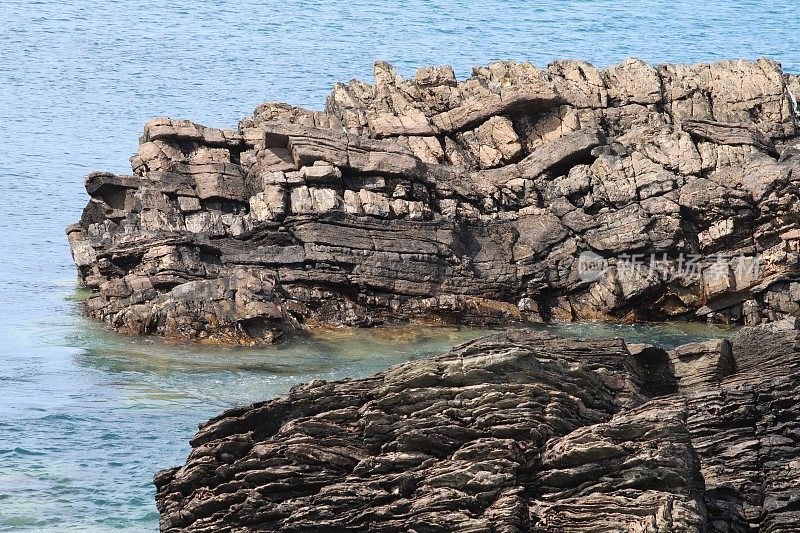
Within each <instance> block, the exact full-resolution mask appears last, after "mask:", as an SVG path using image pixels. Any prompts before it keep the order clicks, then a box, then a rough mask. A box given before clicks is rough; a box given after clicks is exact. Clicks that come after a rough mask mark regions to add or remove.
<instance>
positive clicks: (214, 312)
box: [69, 60, 800, 497]
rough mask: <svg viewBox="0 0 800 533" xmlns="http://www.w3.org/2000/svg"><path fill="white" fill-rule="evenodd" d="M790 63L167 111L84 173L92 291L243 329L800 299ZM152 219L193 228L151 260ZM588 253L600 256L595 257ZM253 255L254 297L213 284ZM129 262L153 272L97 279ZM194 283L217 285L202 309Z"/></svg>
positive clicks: (77, 239) (382, 84)
mask: <svg viewBox="0 0 800 533" xmlns="http://www.w3.org/2000/svg"><path fill="white" fill-rule="evenodd" d="M798 86H800V82H798V81H797V77H793V76H788V75H787V76H784V75H783V74H782V72H781V70H780V66H779V65H778V64H777V63H774V62H770V61H766V60H759V61H755V62H746V61H727V62H721V63H717V64H708V65H693V66H683V65H662V66H660V67H658V68H654V67H651V66H648V65H647V64H645V63H643V62H641V61H638V60H628V61H625V62H624V63H622V64H621V65H618V66H612V67H609V68H605V69H602V70H598V69H596V68H594V67H593V66H591V65H589V64H588V63H585V62H581V61H558V62H555V63H553V64H552V65H550V66H548V68H547V69H539V68H537V67H535V66H533V65H531V64H529V63H516V62H512V61H499V62H495V63H492V64H490V65H488V66H486V67H476V68H475V69H474V71H473V75H472V77H470V78H469V79H467V80H463V81H457V80H456V79H455V76H454V74H453V71H452V69H450V68H448V67H430V68H424V69H420V70H419V71H418V72H417V74H416V75H415V77H414V78H413V79H406V78H404V77H403V76H400V75H399V74H398V73H397V71H396V70H395V69H393V68H392V67H391V66H390V65H388V64H386V63H380V62H379V63H377V64H376V65H375V83H374V85H368V84H366V83H362V82H358V81H352V82H350V83H348V84H347V85H341V84H340V85H337V86H336V87H334V89H333V91H332V93H331V96H330V98H329V99H328V101H327V103H326V110H325V111H310V110H305V109H301V108H297V107H293V106H288V105H285V104H275V103H266V104H262V105H261V106H259V107H258V108H257V109H256V111H255V112H254V114H253V116H252V117H249V118H246V119H244V120H242V121H241V122H240V124H239V128H238V129H237V130H220V129H214V128H206V127H203V126H200V125H197V124H194V123H192V122H189V121H186V120H173V119H164V118H160V119H154V120H152V121H150V122H148V123H147V125H146V126H145V131H144V134H143V136H142V139H141V142H140V146H139V150H138V153H137V154H136V155H135V156H134V157H133V158H132V159H131V166H132V170H133V175H131V176H116V175H113V174H108V173H93V174H90V175H89V176H88V177H87V179H86V190H87V192H88V193H89V195H90V196H91V199H90V201H89V202H88V204H87V206H86V208H85V209H84V211H83V214H82V216H81V220H80V223H79V224H77V225H73V226H71V227H70V228H69V241H70V245H71V248H72V253H73V258H74V260H75V263H76V265H77V266H78V270H79V273H80V276H81V279H82V280H83V282H84V283H85V284H86V285H87V286H88V287H90V288H91V289H92V291H93V293H92V295H91V297H90V298H89V302H88V303H87V306H86V309H87V312H88V313H89V314H90V315H91V316H94V317H96V318H98V319H101V320H104V321H106V322H108V323H109V324H112V326H114V327H118V328H120V329H125V330H126V331H137V332H144V331H146V332H154V333H157V334H167V332H170V334H176V335H178V336H181V337H190V338H192V337H203V338H204V337H214V336H215V335H216V334H217V333H219V335H218V336H219V337H220V338H221V339H228V340H231V341H233V342H245V343H250V342H263V341H265V340H267V339H275V338H277V337H278V336H279V335H280V334H281V332H283V331H294V330H297V329H300V330H303V329H306V328H307V327H308V325H309V324H319V323H331V324H346V325H358V326H367V325H376V324H386V323H396V322H408V321H412V320H413V321H417V320H420V321H428V322H433V323H442V322H451V323H464V324H476V325H494V324H499V323H502V322H503V321H504V320H508V319H515V320H516V319H518V318H520V317H525V318H526V319H531V320H548V319H564V320H573V319H576V318H592V319H603V320H623V319H624V320H634V319H637V318H640V319H645V318H646V319H649V320H659V319H667V318H675V319H696V320H697V319H699V320H714V321H721V322H735V321H746V322H748V323H754V322H755V321H762V320H776V319H780V318H783V317H787V316H796V315H800V304H798V303H797V302H798V300H800V296H798V294H800V289H798V290H795V288H796V287H800V237H798V236H796V235H795V236H792V235H793V233H792V232H797V231H798V230H799V229H798V227H797V226H798V216H797V213H798V211H800V165H799V164H798V162H800V152H799V151H798V146H800V144H798V141H797V137H796V126H797V120H798V119H797V116H796V114H795V109H796V100H794V92H796V90H797V87H798ZM793 91H794V92H793ZM153 242H169V243H178V242H180V243H182V244H181V246H182V247H183V248H181V252H180V253H177V255H176V254H171V255H170V257H172V259H171V261H170V262H169V265H168V266H166V263H163V262H159V261H149V260H148V261H145V259H144V253H143V251H142V250H143V249H144V245H149V244H150V243H153ZM120 250H125V252H124V253H123V252H120ZM131 250H139V251H138V252H136V253H134V252H132V251H131ZM586 252H592V253H595V254H599V255H600V256H601V257H600V259H601V260H603V261H605V263H606V265H607V266H610V267H611V268H609V269H608V271H607V273H603V274H602V275H600V276H598V277H597V278H591V279H584V278H585V276H584V277H582V276H581V275H580V272H579V270H580V265H581V261H580V257H581V254H583V253H586ZM662 256H663V257H662ZM739 256H742V257H743V258H742V257H739ZM634 257H638V259H639V260H640V261H642V262H644V264H643V265H641V268H638V267H637V268H634V269H628V270H626V266H625V262H626V260H630V259H632V258H634ZM655 257H658V259H659V261H658V265H657V266H658V268H655V266H656V265H655V264H654V259H651V258H655ZM720 258H722V259H720ZM721 263H725V264H726V265H727V266H726V268H725V269H720V268H717V266H719V264H721ZM742 265H744V266H745V268H739V267H741V266H742ZM755 266H758V267H759V268H751V267H755ZM245 270H246V271H247V272H249V273H253V274H252V275H254V276H256V277H258V278H259V279H274V280H277V281H276V288H275V290H269V291H267V292H265V293H264V294H263V295H262V296H261V297H260V298H261V299H260V300H259V301H260V302H261V303H259V304H253V305H257V306H262V304H263V307H264V309H265V310H264V313H261V314H253V313H252V312H250V311H248V312H247V313H248V315H247V316H248V317H250V318H246V319H244V318H241V317H238V315H237V314H238V313H239V311H240V310H244V309H245V308H246V307H247V306H244V307H243V306H241V305H238V304H237V303H236V302H235V294H234V293H233V292H230V293H228V292H225V291H224V290H222V289H221V287H224V286H226V285H225V283H223V282H222V281H221V280H224V279H229V278H230V279H234V278H235V279H238V278H237V276H240V275H242V274H243V272H244V271H245ZM722 270H724V272H722ZM628 274H630V275H628ZM131 275H133V276H146V277H148V278H152V279H153V280H154V283H153V286H152V287H147V288H144V287H143V288H142V289H141V290H139V289H136V288H131V294H129V295H125V296H123V295H122V293H121V292H118V291H116V290H114V291H111V290H108V289H104V293H103V295H101V294H100V287H101V286H105V287H111V286H116V285H114V284H112V285H104V284H105V283H107V282H111V281H114V280H118V279H122V278H124V277H126V276H131ZM185 284H190V285H187V287H185V288H184V289H180V287H182V286H183V285H185ZM192 284H193V285H192ZM192 287H194V288H195V289H196V290H199V291H201V292H207V291H212V289H213V291H212V292H213V294H214V298H213V299H212V300H213V301H214V302H215V303H214V304H213V305H205V304H203V311H196V310H193V309H190V307H191V305H195V303H196V302H198V301H201V300H202V298H201V296H202V295H192V294H191V290H194V289H192ZM178 289H180V290H178ZM796 292H797V293H798V294H795V293H796ZM190 302H191V304H190ZM519 305H521V306H522V307H523V308H524V309H523V308H520V307H519ZM269 306H274V308H275V309H280V310H281V313H280V316H278V314H277V313H269V312H266V308H267V307H269ZM164 309H169V313H166V312H162V310H164ZM182 315H185V316H182ZM243 324H246V325H247V327H245V326H244V325H243ZM509 497H510V496H509Z"/></svg>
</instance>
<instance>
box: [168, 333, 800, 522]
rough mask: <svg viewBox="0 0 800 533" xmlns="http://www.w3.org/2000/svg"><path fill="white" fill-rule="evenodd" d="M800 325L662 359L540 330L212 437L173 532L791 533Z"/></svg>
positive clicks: (192, 461) (319, 391)
mask: <svg viewBox="0 0 800 533" xmlns="http://www.w3.org/2000/svg"><path fill="white" fill-rule="evenodd" d="M799 327H800V320H797V319H786V320H783V321H779V322H774V323H770V324H765V325H760V326H755V327H752V328H744V329H743V330H741V331H739V332H738V333H736V334H735V335H734V336H733V337H732V338H731V339H730V340H719V341H708V342H704V343H696V344H689V345H684V346H681V347H679V348H677V349H675V350H670V351H665V350H663V349H661V348H658V347H654V346H649V345H631V346H627V345H626V344H625V342H624V341H622V340H620V339H616V340H594V341H576V340H565V339H560V338H555V337H551V336H548V335H546V334H543V333H534V332H530V331H510V332H506V333H501V334H497V335H494V336H490V337H485V338H483V339H479V340H476V341H473V342H470V343H467V344H464V345H462V346H459V347H457V348H455V349H453V351H452V352H450V353H447V354H444V355H441V356H437V357H433V358H431V359H428V360H421V361H414V362H410V363H406V364H402V365H398V366H395V367H393V368H390V369H389V370H387V371H386V372H384V373H381V374H378V375H376V376H373V377H370V378H366V379H358V380H352V381H350V380H346V381H338V382H322V381H314V382H311V383H308V384H306V385H300V386H297V387H295V388H293V389H292V391H291V392H290V393H289V394H288V396H285V397H281V398H278V399H275V400H271V401H268V402H263V403H260V404H255V405H253V406H251V407H246V408H238V409H232V410H230V411H227V412H225V413H223V414H221V415H220V416H218V417H216V418H214V419H212V420H211V421H209V422H207V423H206V424H204V425H202V426H201V428H200V431H199V432H198V434H197V436H196V437H195V438H194V440H193V441H192V447H193V449H192V452H191V454H190V456H189V458H188V460H187V462H186V464H185V465H184V466H182V467H180V468H175V469H171V470H166V471H164V472H161V473H160V474H158V475H157V476H156V480H155V483H156V486H157V497H156V498H157V503H158V508H159V510H160V512H161V527H162V530H164V531H209V532H210V531H222V530H224V531H231V530H232V531H398V532H399V531H417V532H422V531H448V532H449V531H470V532H483V531H486V532H495V531H504V532H514V531H553V532H555V531H559V532H562V531H569V532H597V531H629V532H630V531H637V532H686V531H697V532H699V531H712V532H728V533H732V532H746V531H762V532H779V531H786V532H789V531H798V530H800V422H799V421H798V420H800V416H799V415H800V374H798V370H800V331H799V330H798V328H799Z"/></svg>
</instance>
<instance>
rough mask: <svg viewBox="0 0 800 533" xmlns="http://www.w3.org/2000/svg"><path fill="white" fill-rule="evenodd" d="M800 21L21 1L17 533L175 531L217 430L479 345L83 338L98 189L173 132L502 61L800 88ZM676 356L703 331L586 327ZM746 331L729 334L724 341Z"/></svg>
mask: <svg viewBox="0 0 800 533" xmlns="http://www.w3.org/2000/svg"><path fill="white" fill-rule="evenodd" d="M796 12H797V4H796V2H789V1H772V2H757V1H737V2H712V1H706V0H693V1H687V0H677V1H670V2H666V1H663V2H662V1H641V2H616V1H610V0H586V1H539V2H535V3H534V2H524V1H507V2H499V1H483V2H466V1H447V2H445V1H421V0H416V1H410V2H365V1H363V0H347V1H341V2H340V1H331V0H321V1H316V2H310V1H296V0H295V1H292V0H282V1H280V2H277V1H270V2H261V3H255V2H247V1H243V2H236V3H233V2H223V1H221V0H213V1H204V2H192V1H188V2H179V3H172V2H145V1H125V2H113V3H112V2H101V1H83V2H81V1H71V0H61V1H58V2H56V1H52V0H43V1H16V0H0V235H2V241H0V243H1V244H2V249H0V531H21V530H32V531H48V530H53V531H81V530H84V531H93V532H94V531H107V530H112V531H121V530H129V531H155V530H156V529H157V527H158V513H157V511H156V508H155V505H154V501H153V495H154V489H153V486H152V484H151V480H152V476H153V474H154V473H155V472H156V470H158V469H160V468H164V467H168V466H172V465H177V464H180V463H182V462H183V461H184V460H185V458H186V454H187V452H188V440H189V439H190V438H191V436H192V435H193V433H194V431H195V430H196V425H197V424H198V423H199V422H201V421H203V420H205V419H207V418H209V417H210V416H212V415H214V414H216V413H217V412H219V411H220V410H222V409H223V408H225V407H228V406H231V405H236V404H242V403H250V402H252V401H257V400H262V399H264V398H268V397H271V396H274V395H276V394H279V393H281V392H284V391H286V390H287V388H288V387H289V386H291V385H292V384H294V383H297V382H300V381H305V380H308V379H311V378H314V377H319V378H324V379H332V378H340V377H346V376H359V375H365V374H369V373H372V372H375V371H378V370H381V369H382V368H385V367H386V366H388V365H390V364H393V363H396V362H401V361H405V360H408V359H412V358H415V357H420V356H423V355H425V354H428V353H433V352H438V351H442V350H446V349H447V348H449V347H450V346H451V345H452V344H454V343H457V342H460V341H463V340H466V339H468V338H471V337H473V336H475V335H478V334H479V333H481V332H479V331H474V330H453V329H441V330H425V329H415V330H407V331H402V332H397V331H394V332H370V333H359V334H357V335H355V334H349V333H347V332H343V333H342V334H341V335H340V336H339V338H334V339H326V340H306V341H300V342H295V343H291V344H289V345H286V346H282V347H276V348H268V349H260V350H255V349H216V350H212V349H201V348H200V347H197V346H192V345H189V346H186V345H183V346H171V345H168V344H165V343H163V342H161V341H158V340H156V339H134V338H130V337H124V336H120V335H116V334H114V333H110V332H108V331H106V330H105V329H104V328H103V327H102V326H100V325H98V324H95V323H92V322H90V321H88V320H86V319H84V318H81V317H80V315H79V312H78V305H79V304H78V300H79V299H80V296H81V294H80V292H79V291H78V287H77V284H76V275H75V270H74V267H73V265H72V262H71V259H70V255H69V249H68V246H67V243H66V238H65V235H64V227H65V226H66V225H67V224H69V223H71V222H75V221H77V220H78V218H79V217H80V213H81V210H82V208H83V206H84V205H85V203H86V201H87V199H88V197H87V196H86V194H85V191H84V189H83V177H84V176H85V175H86V174H87V173H89V172H90V171H93V170H109V171H113V172H118V173H125V172H129V170H130V169H129V165H128V158H129V157H130V156H131V155H132V154H133V153H134V152H135V151H136V148H137V140H138V136H139V135H140V134H141V131H142V125H143V124H144V122H145V121H146V120H147V119H149V118H151V117H153V116H162V115H168V116H172V117H179V118H189V119H192V120H194V121H197V122H200V123H203V124H206V125H209V126H216V127H235V125H236V123H237V121H238V119H240V118H242V117H244V116H246V115H248V114H250V113H251V112H252V109H253V108H254V107H255V106H256V105H257V104H258V103H260V102H263V101H267V100H277V101H285V102H288V103H291V104H296V105H303V106H307V107H310V108H314V109H321V108H322V106H323V104H324V100H325V97H326V95H327V94H328V93H329V91H330V88H331V86H332V85H333V83H335V82H337V81H347V80H348V79H350V78H354V77H355V78H360V79H363V80H366V81H371V78H372V63H373V61H374V60H376V59H382V60H386V61H389V62H391V63H393V64H394V65H395V66H396V67H397V68H398V70H399V71H400V72H401V73H403V74H406V75H412V74H413V72H414V69H415V68H417V67H419V66H424V65H437V64H443V63H449V64H452V65H453V66H454V68H455V71H456V73H457V75H459V76H460V77H462V78H463V77H466V76H468V75H469V74H470V72H471V68H472V66H473V65H481V64H486V63H488V62H490V61H492V60H496V59H517V60H527V61H531V62H533V63H535V64H537V65H540V66H545V65H546V64H547V63H548V62H550V61H552V60H554V59H560V58H574V59H585V60H588V61H590V62H592V63H594V64H596V65H598V66H605V65H609V64H614V63H618V62H620V61H621V60H623V59H625V58H627V57H630V56H637V57H640V58H642V59H644V60H647V61H650V62H654V63H658V62H700V61H714V60H719V59H726V58H748V59H752V58H757V57H759V56H766V57H770V58H774V59H777V60H780V61H782V62H783V66H784V68H785V69H786V70H787V71H790V72H798V71H799V70H800V55H798V50H800V22H798V17H797V14H796ZM559 331H561V332H562V333H566V334H571V335H598V334H605V335H623V336H626V337H628V338H632V339H634V340H649V341H652V342H663V343H666V344H676V343H679V342H680V341H682V340H688V339H695V338H702V337H704V336H707V335H710V334H715V333H716V332H714V331H709V330H707V329H703V328H696V327H695V328H692V327H687V328H675V327H671V326H655V327H646V326H638V327H611V326H592V325H582V326H571V327H569V328H561V329H560V330H559ZM722 333H724V332H721V333H720V334H722Z"/></svg>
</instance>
